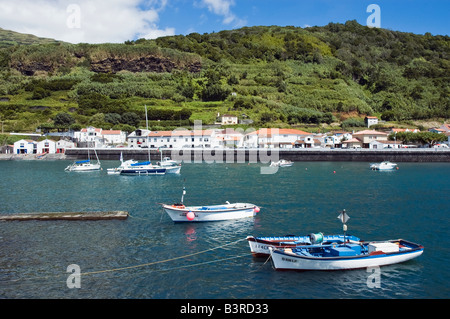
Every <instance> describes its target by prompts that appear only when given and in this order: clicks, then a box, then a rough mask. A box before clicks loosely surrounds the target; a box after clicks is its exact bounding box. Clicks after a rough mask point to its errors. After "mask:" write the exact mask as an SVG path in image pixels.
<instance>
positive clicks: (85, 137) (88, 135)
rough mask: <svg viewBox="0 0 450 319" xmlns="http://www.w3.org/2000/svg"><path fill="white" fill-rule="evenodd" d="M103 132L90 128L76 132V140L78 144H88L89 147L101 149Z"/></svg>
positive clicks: (99, 129)
mask: <svg viewBox="0 0 450 319" xmlns="http://www.w3.org/2000/svg"><path fill="white" fill-rule="evenodd" d="M101 132H102V129H101V128H95V127H92V126H89V127H87V128H83V129H81V131H79V132H75V133H74V138H75V140H76V141H77V142H78V143H86V144H87V145H88V146H89V147H100V146H102V145H103V143H102V141H101V139H102V136H101Z"/></svg>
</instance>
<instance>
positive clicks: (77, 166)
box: [64, 148, 102, 172]
mask: <svg viewBox="0 0 450 319" xmlns="http://www.w3.org/2000/svg"><path fill="white" fill-rule="evenodd" d="M94 153H95V157H96V158H97V162H96V163H92V162H91V159H90V155H89V148H88V158H87V160H82V161H75V162H73V163H72V164H71V165H69V166H67V167H66V168H65V169H64V170H65V171H69V172H89V171H99V170H101V169H102V167H101V163H100V160H99V159H98V155H97V152H96V151H95V148H94Z"/></svg>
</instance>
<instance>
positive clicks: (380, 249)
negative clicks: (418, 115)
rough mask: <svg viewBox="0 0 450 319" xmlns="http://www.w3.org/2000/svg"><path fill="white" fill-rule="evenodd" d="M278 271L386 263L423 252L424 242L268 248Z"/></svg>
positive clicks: (344, 267) (370, 265)
mask: <svg viewBox="0 0 450 319" xmlns="http://www.w3.org/2000/svg"><path fill="white" fill-rule="evenodd" d="M269 250H270V257H271V258H270V259H271V261H272V265H273V267H274V268H275V269H276V270H301V271H304V270H346V269H358V268H367V267H376V266H385V265H391V264H396V263H401V262H405V261H407V260H410V259H413V258H416V257H418V256H420V255H422V253H423V250H424V247H423V246H422V245H419V244H416V243H413V242H410V241H407V240H404V239H396V240H386V241H371V242H360V243H344V244H334V243H332V244H328V245H309V246H307V245H305V246H297V247H295V248H272V247H270V248H269Z"/></svg>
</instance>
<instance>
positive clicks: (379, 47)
mask: <svg viewBox="0 0 450 319" xmlns="http://www.w3.org/2000/svg"><path fill="white" fill-rule="evenodd" d="M2 32H3V30H0V34H2ZM0 39H1V38H0ZM18 43H19V42H18ZM0 44H1V41H0ZM0 47H1V46H0ZM449 56H450V41H449V37H448V36H431V35H430V34H426V35H415V34H411V33H402V32H395V31H390V30H385V29H376V28H368V27H364V26H361V25H359V24H358V23H356V22H355V21H348V22H347V23H345V24H339V23H330V24H328V25H327V26H324V27H312V28H306V29H302V28H298V27H277V26H268V27H263V26H261V27H245V28H241V29H237V30H230V31H221V32H218V33H211V34H203V35H200V34H198V33H192V34H189V35H187V36H181V35H180V36H171V37H163V38H158V39H156V40H144V39H139V40H137V41H126V42H125V43H124V44H99V45H89V44H77V45H73V44H67V43H50V44H39V45H19V44H18V45H14V46H8V47H4V48H2V49H0V121H2V122H3V125H4V129H5V130H6V131H26V130H34V129H36V128H37V127H41V128H43V129H58V128H59V129H62V128H67V127H69V126H71V127H72V128H75V129H76V128H80V127H82V126H85V125H94V126H97V127H103V128H121V129H126V130H132V129H133V128H134V127H137V126H143V125H145V112H144V105H146V106H147V108H148V110H149V112H148V115H149V125H150V127H151V128H152V129H173V128H175V127H178V126H184V127H186V126H188V125H190V124H192V123H193V121H194V120H197V119H198V120H202V121H203V124H213V123H214V122H215V121H216V119H217V115H218V114H220V115H222V114H225V113H227V114H235V115H237V116H239V118H240V119H244V120H251V121H249V122H248V123H251V124H250V125H251V126H252V127H260V126H265V127H268V126H278V127H288V126H301V125H311V126H314V125H315V126H317V129H320V126H318V125H319V124H324V123H326V124H332V123H338V124H332V125H334V127H336V125H341V127H343V128H346V129H349V128H352V127H353V128H355V127H356V128H357V127H360V126H361V122H362V119H363V117H364V116H365V115H375V116H378V117H379V118H380V119H383V120H386V121H397V122H399V121H403V123H406V124H412V123H413V122H412V121H416V120H432V119H437V120H438V121H442V120H446V119H449V118H450V96H449V93H450V92H449V85H448V83H449V74H450V72H449V71H450V59H449ZM61 114H65V115H61ZM57 119H66V120H63V121H59V120H57Z"/></svg>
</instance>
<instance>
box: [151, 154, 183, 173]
mask: <svg viewBox="0 0 450 319" xmlns="http://www.w3.org/2000/svg"><path fill="white" fill-rule="evenodd" d="M156 164H157V165H158V166H160V167H163V168H165V169H166V173H169V174H180V171H181V164H179V163H178V162H177V161H174V160H172V159H170V157H168V156H166V157H164V158H162V159H161V161H160V162H158V163H156Z"/></svg>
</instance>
